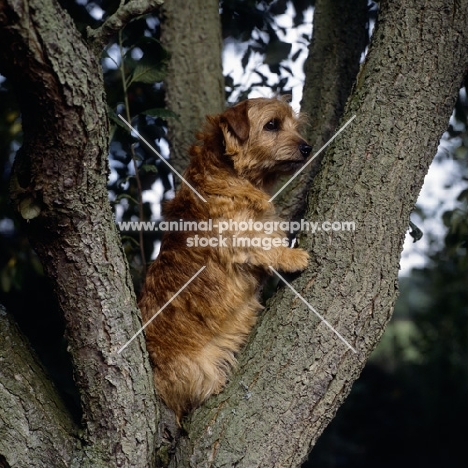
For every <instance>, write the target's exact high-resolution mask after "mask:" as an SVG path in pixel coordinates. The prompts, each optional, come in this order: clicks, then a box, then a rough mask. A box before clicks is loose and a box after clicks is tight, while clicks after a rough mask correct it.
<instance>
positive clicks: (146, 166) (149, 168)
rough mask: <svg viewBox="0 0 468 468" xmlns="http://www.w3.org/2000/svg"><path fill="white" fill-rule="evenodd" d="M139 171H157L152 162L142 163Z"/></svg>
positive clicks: (145, 172)
mask: <svg viewBox="0 0 468 468" xmlns="http://www.w3.org/2000/svg"><path fill="white" fill-rule="evenodd" d="M140 172H142V173H144V174H147V173H148V172H154V173H157V172H158V168H157V167H156V166H155V165H154V164H143V165H142V166H141V167H140Z"/></svg>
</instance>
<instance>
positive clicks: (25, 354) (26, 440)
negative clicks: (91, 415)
mask: <svg viewBox="0 0 468 468" xmlns="http://www.w3.org/2000/svg"><path fill="white" fill-rule="evenodd" d="M0 408H1V411H0V454H3V455H6V456H7V459H8V463H9V465H10V466H21V467H28V466H32V465H31V460H35V463H36V465H35V466H39V465H40V464H42V466H50V461H51V460H54V467H57V468H58V467H67V466H70V461H71V454H72V453H73V449H74V447H75V444H76V440H75V439H74V436H76V434H77V428H76V427H74V425H73V424H72V422H71V421H70V418H69V415H68V413H67V411H66V410H65V408H64V407H63V404H62V402H61V400H60V397H59V396H58V395H57V392H56V390H55V389H54V387H53V385H52V384H51V382H50V381H49V380H48V379H47V377H46V375H45V373H44V370H43V369H42V367H41V365H40V364H39V362H38V361H37V359H36V358H35V357H34V354H33V351H32V349H31V347H30V346H29V343H28V342H27V341H26V340H25V339H24V337H23V336H22V335H21V333H20V332H19V330H18V327H17V326H16V325H15V324H14V323H13V322H12V320H11V318H9V316H8V315H7V313H6V311H5V309H3V307H1V306H0ZM17 446H23V447H27V448H26V450H17V451H16V450H12V448H14V447H17Z"/></svg>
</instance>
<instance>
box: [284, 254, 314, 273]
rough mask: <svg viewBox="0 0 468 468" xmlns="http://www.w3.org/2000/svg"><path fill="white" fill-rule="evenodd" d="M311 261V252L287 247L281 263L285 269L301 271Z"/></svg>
mask: <svg viewBox="0 0 468 468" xmlns="http://www.w3.org/2000/svg"><path fill="white" fill-rule="evenodd" d="M308 263H309V254H308V253H307V252H306V251H305V250H302V249H287V250H286V251H285V253H284V255H283V256H282V262H281V265H280V268H281V270H283V271H289V272H292V271H301V270H305V269H306V268H307V265H308Z"/></svg>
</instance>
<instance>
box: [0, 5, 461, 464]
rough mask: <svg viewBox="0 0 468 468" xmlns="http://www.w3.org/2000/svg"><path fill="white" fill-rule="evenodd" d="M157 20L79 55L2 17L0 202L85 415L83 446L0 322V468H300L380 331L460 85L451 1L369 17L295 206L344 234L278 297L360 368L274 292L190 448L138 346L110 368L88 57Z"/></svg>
mask: <svg viewBox="0 0 468 468" xmlns="http://www.w3.org/2000/svg"><path fill="white" fill-rule="evenodd" d="M159 3H160V1H156V0H155V1H139V0H131V1H129V2H128V3H127V4H123V5H121V6H120V7H119V8H118V9H117V10H116V11H115V13H114V14H113V15H111V16H110V17H109V18H108V19H107V21H106V22H105V23H104V25H103V26H101V27H100V28H99V29H97V30H95V31H94V32H92V33H90V34H89V35H88V38H87V39H86V40H85V39H83V37H82V36H81V35H80V34H79V33H78V31H77V30H76V28H75V26H74V25H73V23H72V21H71V20H70V18H69V17H68V15H67V14H66V13H65V11H64V10H63V9H62V8H61V7H60V6H59V5H58V3H56V2H55V1H54V0H46V1H43V2H38V1H37V0H30V1H29V2H26V1H24V2H21V1H20V2H18V1H13V0H5V1H4V2H3V3H2V4H1V5H0V40H1V42H2V44H9V45H10V47H9V48H4V49H2V51H0V58H1V62H0V63H1V65H0V67H1V68H0V71H1V72H2V73H3V74H5V76H7V77H8V78H10V79H11V80H12V82H13V83H14V85H15V87H16V90H17V91H18V93H17V94H18V100H19V102H20V105H21V109H22V122H23V129H24V144H23V146H22V148H21V149H20V150H19V151H18V154H17V155H16V162H15V167H14V174H13V177H12V198H13V203H14V204H15V206H16V208H17V209H18V211H19V212H20V214H21V216H22V217H23V218H24V219H25V220H27V221H28V222H25V228H26V229H27V230H28V235H29V238H30V240H31V243H32V244H33V246H34V248H35V250H36V251H37V252H38V254H39V256H40V258H41V261H42V263H43V266H44V269H45V271H46V273H47V275H48V277H49V278H50V279H51V281H52V282H53V285H54V290H55V292H56V295H57V298H58V301H59V305H60V309H61V310H62V312H63V314H64V317H65V320H66V323H67V338H68V342H69V349H70V353H71V355H72V359H73V365H74V370H75V381H76V385H77V387H78V389H79V391H80V397H81V405H82V410H83V427H82V428H81V430H80V428H79V427H78V426H77V425H76V423H74V422H73V420H72V419H71V418H70V416H69V415H68V414H67V411H66V410H65V409H64V408H63V407H62V405H61V404H60V398H59V396H58V395H57V394H56V392H55V390H54V389H53V388H52V387H51V385H50V384H49V383H47V379H46V377H45V375H44V373H43V372H42V371H41V369H40V366H39V365H37V363H35V362H34V360H33V357H32V352H31V350H30V348H29V346H28V345H27V343H26V342H25V341H24V340H23V338H22V337H21V335H20V334H19V333H18V331H17V329H16V327H15V325H14V324H12V323H11V320H10V319H9V317H8V316H7V315H6V314H5V313H3V312H2V313H1V314H0V319H1V320H2V327H1V334H2V340H1V345H0V356H1V359H2V367H1V368H0V372H1V375H2V379H1V386H0V406H1V407H2V413H1V416H0V417H1V419H2V426H1V427H0V431H1V432H0V435H1V437H0V454H1V455H2V456H3V458H4V459H3V460H2V459H1V458H0V461H1V462H2V463H4V464H6V463H8V464H9V465H10V466H50V464H51V460H53V463H54V466H80V467H82V466H93V467H97V466H106V467H109V466H139V467H142V466H148V467H150V466H154V463H155V457H156V458H157V461H156V463H157V465H158V466H162V465H169V466H173V467H176V466H177V467H179V466H245V467H252V466H262V467H267V466H285V467H286V466H298V465H299V464H300V463H301V461H302V460H303V459H304V458H305V456H306V454H307V452H308V450H309V448H310V447H311V446H312V445H313V444H314V443H315V441H316V440H317V438H318V436H319V435H320V433H321V431H322V430H323V429H324V427H325V426H326V425H327V424H328V422H330V420H331V419H332V418H333V416H334V414H335V412H336V410H337V408H338V407H339V405H340V404H341V403H342V402H343V400H344V399H345V397H346V395H347V394H348V392H349V390H350V388H351V385H352V383H353V381H354V380H355V379H356V378H357V376H358V375H359V372H360V370H361V369H362V367H363V365H364V363H365V362H366V359H367V358H368V356H369V354H370V352H371V351H372V349H373V348H374V347H375V345H376V343H377V342H378V340H379V338H380V336H381V334H382V333H383V330H384V328H385V325H386V323H387V322H388V320H389V318H390V316H391V312H392V309H393V305H394V301H395V298H396V295H397V286H396V278H397V271H398V261H399V256H400V252H401V248H402V240H403V235H404V233H405V231H406V228H407V224H408V219H409V214H410V212H411V210H412V208H413V206H414V203H415V200H416V197H417V195H418V193H419V189H420V187H421V185H422V181H423V178H424V175H425V172H426V170H427V168H428V166H429V163H430V161H431V159H432V157H433V155H434V154H435V150H436V147H437V143H438V140H439V137H440V135H441V134H442V132H443V131H444V130H445V128H446V125H447V121H448V117H449V116H450V113H451V112H452V109H453V105H454V103H455V99H456V96H457V92H458V88H459V86H460V84H461V82H462V78H463V75H464V73H465V72H466V66H467V57H466V53H465V51H466V47H467V42H468V37H467V36H468V31H466V27H465V25H466V23H467V19H468V18H467V16H468V8H467V7H468V5H467V2H466V0H462V1H461V2H460V1H459V2H453V3H451V4H447V2H443V1H442V0H436V1H434V2H431V3H430V4H425V5H420V2H417V1H416V0H410V1H406V2H403V1H402V0H397V1H393V2H382V3H381V13H380V15H379V20H378V24H377V29H376V31H375V33H374V37H373V41H372V44H371V47H370V50H369V53H368V55H367V58H366V61H365V62H364V64H363V65H362V67H361V70H360V72H359V75H358V76H357V79H356V81H355V84H354V90H353V93H352V94H351V96H350V98H349V99H348V103H347V106H346V109H345V110H344V115H343V122H345V121H347V120H348V119H349V118H350V117H352V116H354V115H356V117H355V119H354V121H353V123H352V125H351V126H350V127H349V128H348V130H347V131H346V133H344V134H342V135H341V136H340V138H339V139H338V140H336V141H335V143H334V144H333V145H332V146H331V147H330V149H329V151H328V152H327V154H326V156H325V158H324V160H323V164H322V168H321V170H320V171H319V173H318V175H317V177H316V178H315V181H314V185H313V187H312V188H311V189H310V190H309V193H308V205H307V209H306V214H305V218H306V219H307V220H310V221H318V222H322V221H338V220H339V221H354V222H355V223H356V230H355V231H353V232H352V233H349V232H344V231H328V232H324V231H321V232H320V233H319V232H317V233H316V234H315V235H312V233H310V232H309V233H307V232H304V233H302V235H301V236H300V239H299V241H300V243H301V245H302V246H305V247H306V248H307V249H308V250H309V251H310V252H311V253H312V259H313V260H312V262H311V265H310V267H309V269H308V270H307V271H306V272H304V273H303V274H302V275H301V276H299V277H298V278H296V280H294V282H293V283H292V284H293V286H294V288H295V289H296V290H297V291H299V293H300V294H301V295H302V296H303V297H304V298H305V299H306V300H307V301H309V303H310V304H312V305H313V306H314V307H315V308H316V309H317V310H318V311H319V312H320V313H321V314H322V315H323V316H324V317H326V319H327V321H328V322H329V323H331V324H332V325H333V327H335V328H336V329H337V330H338V331H339V332H340V333H341V334H342V335H343V336H344V337H345V338H346V339H347V340H348V341H349V342H350V343H351V344H352V346H353V347H354V348H356V350H357V353H356V354H355V353H353V352H352V351H351V350H350V349H348V348H347V347H346V346H345V345H344V344H343V343H342V342H341V341H340V340H339V338H338V337H336V335H334V334H333V333H331V331H330V330H329V328H328V327H326V326H325V325H324V323H323V322H321V321H320V320H318V319H317V318H316V317H315V315H313V314H311V311H310V309H309V308H308V307H306V306H305V305H303V304H302V302H300V301H299V300H298V299H297V298H296V297H295V296H294V294H293V293H292V292H291V291H290V290H289V289H288V288H282V289H280V290H279V291H278V292H277V294H276V295H275V296H274V297H273V298H272V299H271V300H270V301H269V303H268V306H267V309H266V311H265V313H264V314H263V315H262V317H261V318H260V321H259V325H258V326H257V328H256V329H255V331H254V333H253V334H252V336H251V338H250V340H249V343H248V345H247V346H246V349H245V350H244V351H243V352H242V353H241V355H240V356H239V366H238V369H237V371H236V373H235V374H234V376H233V378H232V381H231V382H230V384H229V386H228V387H227V388H226V390H225V391H224V392H222V393H221V394H220V395H218V396H217V397H214V398H211V399H210V400H208V402H207V403H206V404H205V405H204V406H203V407H202V408H200V409H198V410H197V411H195V412H194V414H193V415H192V417H191V418H190V420H189V421H188V423H187V425H186V426H185V429H186V431H187V432H188V435H184V434H176V433H175V432H174V427H173V424H172V421H171V419H170V415H168V414H166V412H164V411H163V412H162V413H161V411H160V409H161V407H160V405H159V404H158V403H157V401H156V398H155V395H154V389H153V387H152V382H151V370H150V366H149V364H148V359H147V355H146V351H145V346H144V340H143V338H142V336H141V335H139V337H138V338H137V340H136V343H135V345H133V346H132V347H131V349H129V352H127V353H125V355H121V354H118V353H117V350H118V349H119V348H120V347H121V346H122V344H123V343H125V342H126V341H127V340H128V339H129V338H130V337H131V336H132V335H133V334H134V333H135V332H136V331H137V330H138V329H139V327H140V326H141V321H140V318H139V314H138V310H137V308H136V304H135V296H134V293H133V288H132V284H131V280H130V276H129V272H128V267H127V264H126V262H125V259H124V255H123V252H122V248H121V243H120V240H119V237H118V235H117V231H116V228H115V226H114V223H113V220H112V215H111V211H110V208H109V204H108V201H107V192H106V186H105V183H106V177H107V163H106V155H107V133H108V123H107V118H106V114H105V103H104V99H103V86H102V78H101V74H100V72H99V64H98V59H97V56H98V55H99V51H100V49H101V48H102V45H103V44H104V43H105V42H106V40H107V39H108V37H109V36H110V35H111V34H113V33H115V32H116V31H118V30H119V29H120V28H121V27H122V26H123V25H124V24H125V23H126V22H128V21H129V20H130V19H131V18H133V17H136V16H138V15H141V14H144V13H146V12H148V11H150V9H152V8H154V7H156V6H157V5H158V4H159ZM168 3H169V2H168ZM196 4H197V5H198V2H197V3H196ZM327 5H329V2H326V1H323V2H319V1H318V2H317V9H318V10H319V9H320V7H322V8H324V9H325V10H326V8H325V7H326V6H327ZM214 7H216V5H215V4H213V8H214ZM322 11H324V10H322ZM319 17H320V15H319ZM317 20H318V18H317ZM316 28H317V30H318V29H319V26H318V24H316ZM342 29H343V28H342ZM168 37H170V36H168ZM12 52H13V53H12ZM176 69H177V68H176ZM168 86H170V83H168ZM304 96H305V99H306V100H307V99H308V98H307V96H308V94H307V93H304ZM306 105H307V101H305V102H304V106H306ZM324 125H325V124H324ZM11 350H13V351H14V352H11ZM25 382H27V384H25ZM161 414H162V416H161ZM18 421H20V422H21V424H18ZM176 436H177V437H178V440H174V439H173V438H174V437H176ZM155 451H156V452H157V454H155ZM173 452H175V454H174V453H173ZM6 466H8V465H6Z"/></svg>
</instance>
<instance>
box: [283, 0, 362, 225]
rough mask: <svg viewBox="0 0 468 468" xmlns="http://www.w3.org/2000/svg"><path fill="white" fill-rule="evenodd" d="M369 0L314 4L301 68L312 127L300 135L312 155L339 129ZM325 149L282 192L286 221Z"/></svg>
mask: <svg viewBox="0 0 468 468" xmlns="http://www.w3.org/2000/svg"><path fill="white" fill-rule="evenodd" d="M367 22H368V14H367V0H356V1H353V2H350V1H347V0H317V2H316V3H315V9H314V29H313V36H312V41H311V43H310V45H309V55H308V57H307V60H306V62H305V65H304V72H305V76H306V79H305V84H304V93H303V96H302V103H301V112H304V113H305V114H306V115H307V116H308V118H309V123H310V125H309V126H308V127H305V128H304V131H303V134H304V137H305V138H306V139H307V141H308V142H309V143H310V144H311V145H312V148H313V150H312V154H315V153H316V152H317V151H318V150H319V149H320V148H321V147H322V146H323V145H324V144H325V143H326V142H327V141H328V140H329V139H330V138H331V137H332V136H333V134H334V132H335V131H336V130H337V129H338V128H337V127H338V123H339V121H340V118H341V116H342V115H343V112H344V108H345V104H346V101H347V99H348V97H349V95H350V93H351V88H352V86H353V83H354V81H355V79H356V75H357V73H358V71H359V60H360V58H361V56H362V53H363V52H364V49H365V46H366V44H367V41H368V31H367ZM324 156H325V151H323V152H322V153H321V154H320V155H319V156H317V158H316V159H314V161H313V162H312V163H311V164H310V167H308V168H306V169H305V170H304V172H303V174H301V175H300V176H299V177H297V178H296V179H295V180H294V181H293V182H291V184H290V185H289V186H288V187H287V189H285V190H284V192H282V193H281V194H280V195H279V196H278V198H277V200H276V204H277V205H278V206H280V207H281V210H280V214H281V216H282V217H283V218H284V219H299V218H300V217H301V216H302V215H303V214H304V211H305V207H306V195H307V191H308V190H309V188H310V185H311V182H312V180H313V178H314V177H315V176H316V175H317V173H318V171H319V168H320V164H321V162H322V159H323V157H324Z"/></svg>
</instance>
